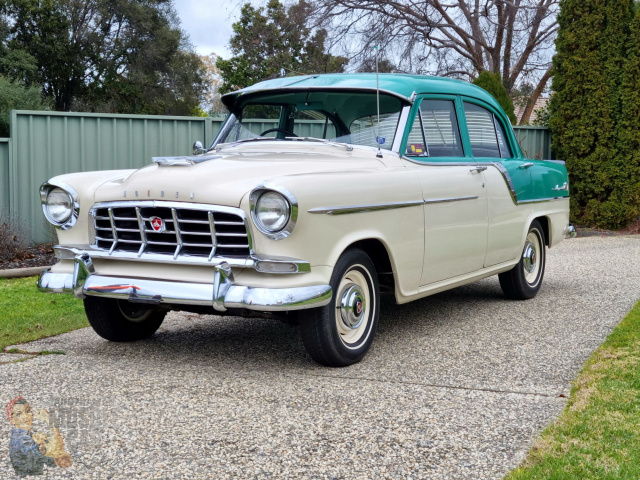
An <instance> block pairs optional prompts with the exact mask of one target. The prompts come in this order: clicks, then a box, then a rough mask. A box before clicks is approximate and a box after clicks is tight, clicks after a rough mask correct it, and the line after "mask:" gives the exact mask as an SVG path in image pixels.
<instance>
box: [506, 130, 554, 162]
mask: <svg viewBox="0 0 640 480" xmlns="http://www.w3.org/2000/svg"><path fill="white" fill-rule="evenodd" d="M513 130H514V133H515V134H516V138H517V139H518V143H519V144H520V148H521V150H522V153H523V154H524V156H525V157H527V158H531V159H536V160H554V159H555V156H554V155H553V152H552V151H551V131H550V130H549V129H548V128H546V127H531V126H528V125H524V126H516V127H513Z"/></svg>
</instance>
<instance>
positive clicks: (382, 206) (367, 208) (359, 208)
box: [307, 200, 424, 215]
mask: <svg viewBox="0 0 640 480" xmlns="http://www.w3.org/2000/svg"><path fill="white" fill-rule="evenodd" d="M423 203H424V200H415V201H411V202H395V203H373V204H368V205H343V206H339V207H318V208H312V209H311V210H307V212H309V213H313V214H316V213H324V214H327V215H344V214H346V213H362V212H376V211H379V210H392V209H395V208H406V207H415V206H417V205H422V204H423Z"/></svg>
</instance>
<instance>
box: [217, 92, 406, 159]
mask: <svg viewBox="0 0 640 480" xmlns="http://www.w3.org/2000/svg"><path fill="white" fill-rule="evenodd" d="M402 107H403V105H402V102H401V101H400V99H398V98H396V97H393V96H391V95H387V94H382V93H381V94H380V135H379V137H380V138H379V142H380V148H383V149H386V150H390V149H391V145H393V140H394V138H395V135H396V130H397V127H398V120H399V118H400V112H401V110H402ZM377 118H378V117H377V100H376V94H375V92H339V91H330V92H308V91H307V92H304V91H299V92H289V93H279V92H276V93H271V94H263V95H253V96H252V97H251V98H249V99H247V100H245V101H244V102H241V103H240V104H239V105H238V106H237V107H236V108H234V110H233V111H232V112H231V113H230V115H229V116H228V117H227V119H226V121H225V122H224V124H223V125H222V127H221V128H220V131H219V132H218V135H217V137H216V139H215V142H214V144H213V145H212V146H215V145H218V144H221V143H231V142H238V141H259V140H261V139H270V140H274V139H275V140H282V141H291V139H292V138H294V137H299V138H303V139H309V140H316V139H317V140H323V141H331V142H338V143H347V144H351V145H364V146H368V147H375V148H377V147H378V121H377Z"/></svg>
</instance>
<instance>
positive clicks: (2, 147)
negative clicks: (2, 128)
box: [0, 138, 11, 210]
mask: <svg viewBox="0 0 640 480" xmlns="http://www.w3.org/2000/svg"><path fill="white" fill-rule="evenodd" d="M10 154H11V140H10V139H9V138H0V209H1V210H4V209H8V208H9V195H10V187H11V181H10V180H9V155H10Z"/></svg>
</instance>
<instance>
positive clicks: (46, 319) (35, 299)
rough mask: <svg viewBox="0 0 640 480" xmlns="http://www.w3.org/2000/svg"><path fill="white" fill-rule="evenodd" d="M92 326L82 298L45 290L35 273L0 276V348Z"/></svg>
mask: <svg viewBox="0 0 640 480" xmlns="http://www.w3.org/2000/svg"><path fill="white" fill-rule="evenodd" d="M87 326H89V323H88V322H87V317H86V316H85V314H84V308H83V306H82V300H79V299H77V298H75V297H74V296H73V295H64V294H63V295H53V294H50V293H42V292H40V291H39V290H38V288H37V287H36V277H29V278H10V279H6V278H0V350H2V349H3V348H5V347H6V346H7V345H13V344H16V343H23V342H29V341H31V340H36V339H38V338H42V337H50V336H51V335H58V334H59V333H64V332H68V331H70V330H75V329H76V328H82V327H87Z"/></svg>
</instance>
